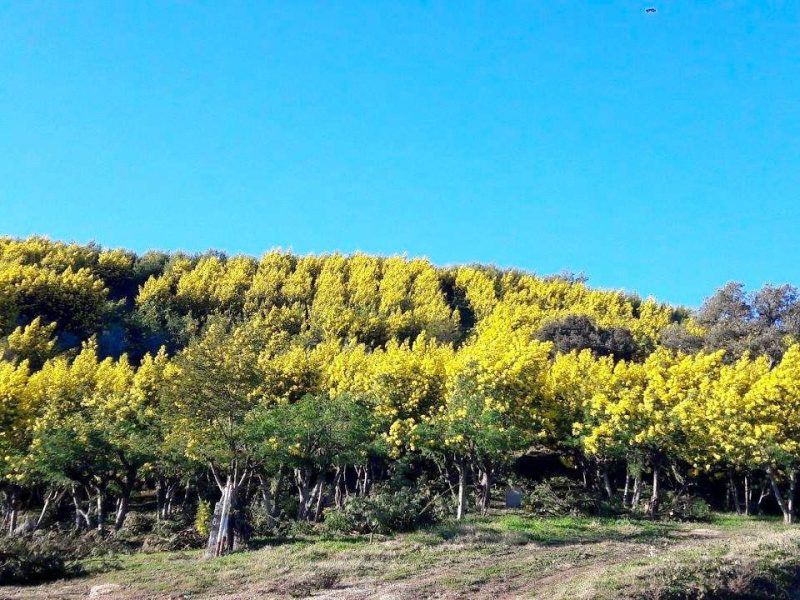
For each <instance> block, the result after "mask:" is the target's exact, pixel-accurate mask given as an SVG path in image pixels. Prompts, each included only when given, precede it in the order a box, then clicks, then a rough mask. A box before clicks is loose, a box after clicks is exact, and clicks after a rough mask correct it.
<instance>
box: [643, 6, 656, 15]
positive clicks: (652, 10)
mask: <svg viewBox="0 0 800 600" xmlns="http://www.w3.org/2000/svg"><path fill="white" fill-rule="evenodd" d="M644 12H646V13H650V14H653V13H654V12H656V9H655V8H653V7H652V6H651V7H650V8H645V9H644Z"/></svg>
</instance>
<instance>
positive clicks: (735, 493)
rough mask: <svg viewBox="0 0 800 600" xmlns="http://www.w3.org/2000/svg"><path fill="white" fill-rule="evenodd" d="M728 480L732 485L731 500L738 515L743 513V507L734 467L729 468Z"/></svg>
mask: <svg viewBox="0 0 800 600" xmlns="http://www.w3.org/2000/svg"><path fill="white" fill-rule="evenodd" d="M728 482H729V485H730V486H731V502H732V503H733V510H734V511H735V512H736V514H737V515H740V514H742V508H741V504H740V502H739V488H738V487H737V486H736V478H735V477H734V476H733V469H728Z"/></svg>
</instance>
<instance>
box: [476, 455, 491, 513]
mask: <svg viewBox="0 0 800 600" xmlns="http://www.w3.org/2000/svg"><path fill="white" fill-rule="evenodd" d="M479 500H480V506H481V514H483V515H486V513H488V512H489V505H490V504H491V501H492V472H491V467H487V468H486V469H481V471H480V498H479Z"/></svg>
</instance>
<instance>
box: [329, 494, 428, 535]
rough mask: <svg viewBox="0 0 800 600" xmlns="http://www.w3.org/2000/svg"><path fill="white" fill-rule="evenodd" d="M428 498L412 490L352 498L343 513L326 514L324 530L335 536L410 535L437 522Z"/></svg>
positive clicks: (336, 510)
mask: <svg viewBox="0 0 800 600" xmlns="http://www.w3.org/2000/svg"><path fill="white" fill-rule="evenodd" d="M431 509H432V505H429V502H428V500H427V498H425V497H424V496H420V495H419V494H415V493H413V492H412V491H410V490H399V491H396V492H390V491H379V492H377V493H375V494H373V495H371V496H367V497H358V498H351V499H350V500H348V501H347V502H346V503H345V505H344V508H342V509H328V510H326V511H325V524H324V525H325V529H326V530H327V531H330V532H333V533H380V534H388V533H392V532H395V531H410V530H412V529H416V528H417V527H419V526H421V525H425V524H429V523H432V522H434V521H435V520H436V517H437V515H436V511H434V510H431Z"/></svg>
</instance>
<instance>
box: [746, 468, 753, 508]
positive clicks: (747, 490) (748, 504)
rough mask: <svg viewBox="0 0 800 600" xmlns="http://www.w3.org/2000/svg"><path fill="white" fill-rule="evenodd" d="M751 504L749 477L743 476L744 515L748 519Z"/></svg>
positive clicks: (751, 493)
mask: <svg viewBox="0 0 800 600" xmlns="http://www.w3.org/2000/svg"><path fill="white" fill-rule="evenodd" d="M752 503H753V490H751V489H750V476H749V475H748V474H747V473H745V475H744V514H745V516H747V517H749V516H750V512H751V506H752Z"/></svg>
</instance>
